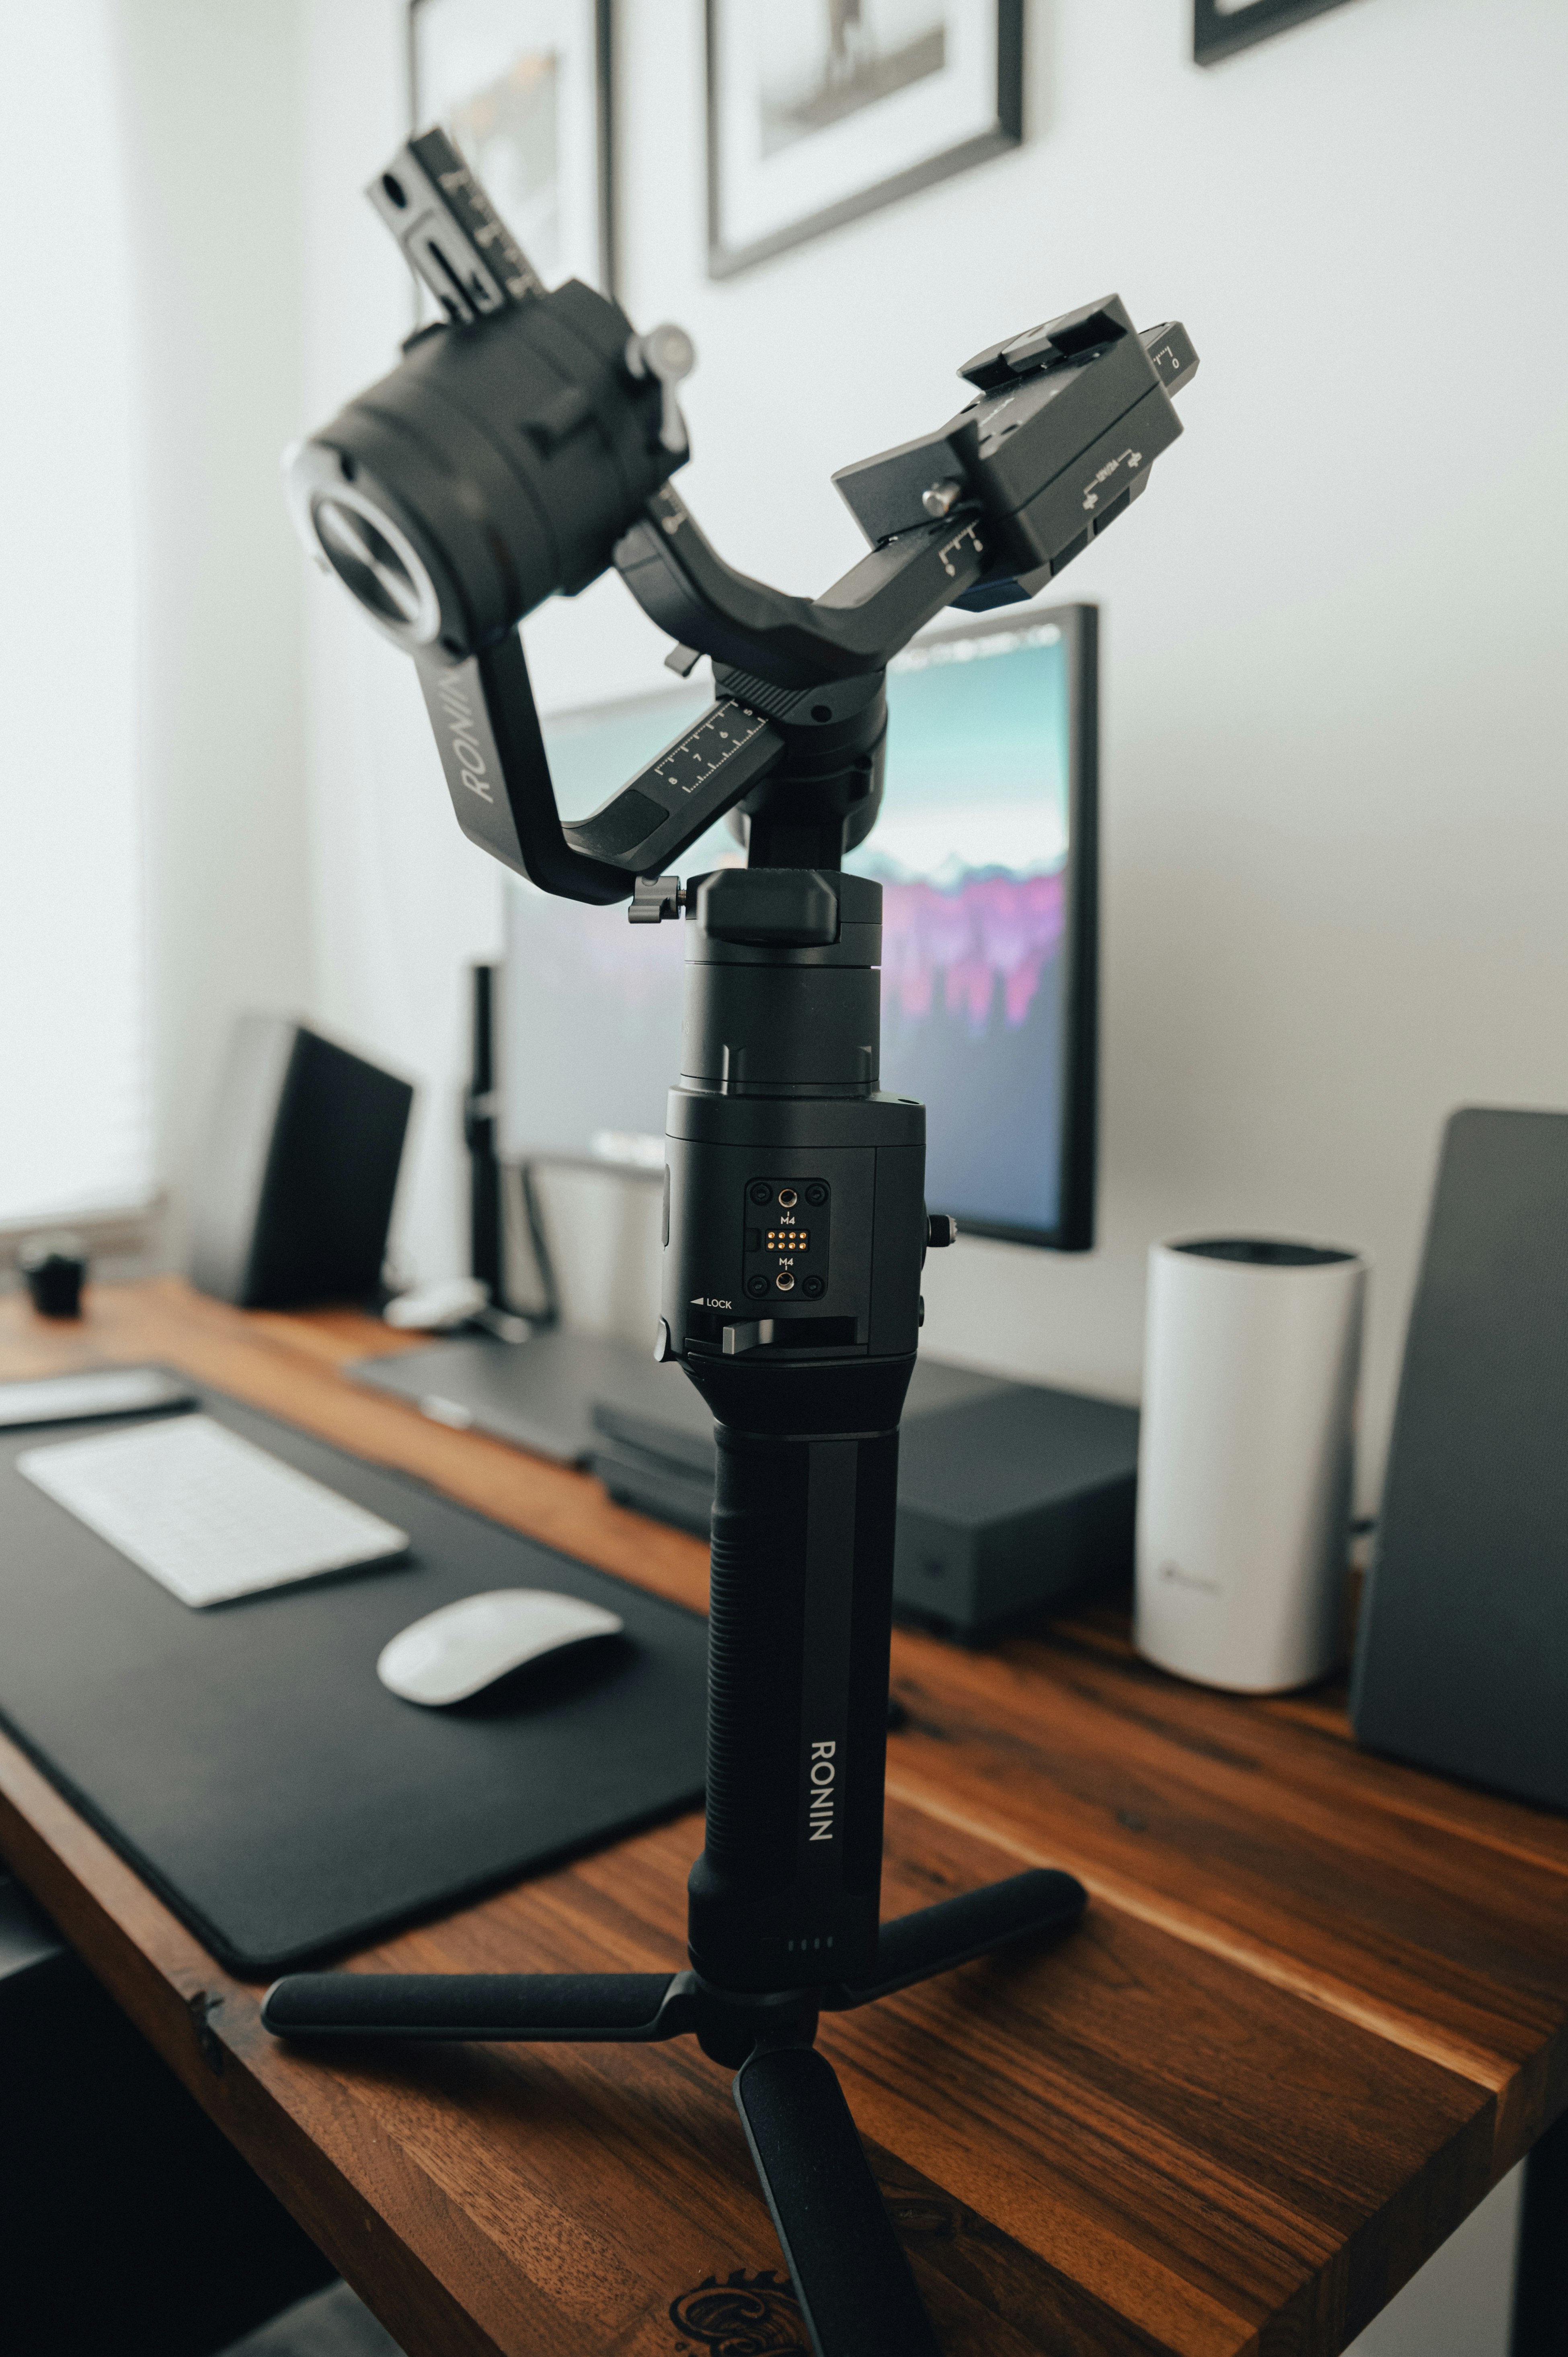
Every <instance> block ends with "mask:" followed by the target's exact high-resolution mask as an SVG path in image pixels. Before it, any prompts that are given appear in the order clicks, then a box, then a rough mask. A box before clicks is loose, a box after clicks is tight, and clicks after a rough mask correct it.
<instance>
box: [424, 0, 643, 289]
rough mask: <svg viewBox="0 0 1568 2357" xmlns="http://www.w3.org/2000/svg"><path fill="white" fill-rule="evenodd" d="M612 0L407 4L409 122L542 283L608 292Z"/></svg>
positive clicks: (611, 265) (611, 263) (611, 260)
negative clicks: (482, 196)
mask: <svg viewBox="0 0 1568 2357" xmlns="http://www.w3.org/2000/svg"><path fill="white" fill-rule="evenodd" d="M610 7H611V0H412V5H411V6H410V8H409V16H408V50H409V59H408V62H409V97H410V104H411V113H412V115H413V126H414V128H415V129H416V130H420V131H424V130H428V129H429V127H430V125H431V124H433V123H439V124H442V125H443V126H444V127H445V129H446V131H447V133H448V134H449V135H450V136H451V138H452V139H453V141H454V143H455V145H456V147H457V148H458V150H459V152H460V153H461V155H462V156H463V158H464V160H465V162H467V164H469V165H471V166H472V167H473V169H474V171H475V172H476V173H477V174H478V178H480V179H481V180H482V181H483V182H484V185H485V188H486V190H487V192H488V193H489V197H490V199H491V200H492V202H493V203H494V205H495V207H496V210H498V211H499V214H500V216H501V218H502V220H503V221H505V222H506V225H507V227H508V228H509V229H510V231H511V232H512V234H513V236H514V237H515V238H516V239H517V242H518V243H519V244H520V245H521V248H522V250H523V252H524V253H526V254H527V256H528V258H529V260H530V261H531V262H532V264H533V266H534V268H535V269H536V270H537V271H538V273H539V274H540V276H541V277H542V279H543V281H544V283H545V285H547V286H554V285H558V284H559V283H560V281H561V280H562V279H564V278H581V279H582V280H584V281H585V284H586V285H589V286H596V287H598V288H599V290H600V291H601V292H602V293H604V294H610V293H613V291H614V287H615V208H614V188H613V183H612V170H613V151H612V144H611V115H610Z"/></svg>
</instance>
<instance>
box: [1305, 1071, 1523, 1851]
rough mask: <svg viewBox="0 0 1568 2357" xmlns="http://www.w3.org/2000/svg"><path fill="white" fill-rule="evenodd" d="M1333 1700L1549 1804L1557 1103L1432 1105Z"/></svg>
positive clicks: (1425, 1750) (1373, 1735)
mask: <svg viewBox="0 0 1568 2357" xmlns="http://www.w3.org/2000/svg"><path fill="white" fill-rule="evenodd" d="M1350 1709H1351V1716H1352V1717H1353V1719H1354V1721H1355V1727H1356V1732H1357V1735H1358V1736H1359V1738H1360V1739H1361V1741H1362V1742H1363V1743H1366V1744H1369V1745H1371V1746H1372V1747H1373V1748H1374V1749H1377V1750H1380V1751H1390V1752H1393V1753H1395V1754H1397V1755H1398V1756H1399V1757H1400V1758H1402V1759H1405V1760H1419V1761H1420V1762H1421V1763H1422V1764H1423V1766H1426V1767H1430V1768H1441V1769H1445V1770H1448V1771H1449V1772H1450V1773H1451V1774H1453V1775H1456V1776H1466V1777H1469V1778H1471V1779H1472V1780H1473V1781H1476V1782H1477V1783H1482V1784H1492V1785H1496V1786H1498V1787H1499V1788H1500V1789H1501V1790H1503V1791H1505V1792H1517V1793H1520V1794H1522V1795H1523V1796H1524V1797H1525V1798H1526V1799H1528V1800H1533V1801H1547V1802H1552V1803H1555V1804H1556V1805H1557V1806H1559V1807H1562V1806H1564V1805H1568V1114H1557V1113H1508V1112H1496V1111H1490V1110H1487V1109H1483V1108H1479V1107H1467V1108H1466V1110H1464V1111H1463V1112H1460V1113H1456V1114H1454V1115H1453V1117H1452V1118H1451V1120H1450V1121H1449V1123H1448V1126H1447V1129H1446V1132H1445V1133H1444V1145H1443V1157H1442V1161H1441V1164H1440V1167H1439V1169H1438V1174H1437V1189H1436V1193H1435V1196H1434V1200H1433V1206H1432V1218H1431V1223H1430V1226H1429V1228H1428V1230H1427V1237H1426V1250H1425V1254H1424V1257H1423V1262H1422V1268H1421V1278H1420V1283H1419V1285H1418V1286H1417V1288H1416V1297H1415V1307H1414V1308H1413V1309H1412V1313H1411V1321H1410V1333H1409V1336H1408V1338H1407V1340H1406V1343H1405V1355H1404V1370H1403V1373H1402V1377H1401V1380H1400V1394H1399V1406H1398V1410H1397V1413H1396V1415H1395V1419H1394V1433H1393V1442H1392V1446H1391V1451H1390V1457H1389V1470H1388V1480H1387V1482H1386V1485H1385V1488H1384V1493H1383V1505H1382V1512H1381V1514H1380V1518H1379V1532H1378V1546H1377V1558H1376V1563H1375V1566H1374V1568H1373V1571H1372V1576H1371V1580H1370V1583H1369V1591H1368V1594H1367V1596H1366V1598H1365V1599H1364V1601H1363V1605H1362V1609H1361V1621H1360V1629H1359V1635H1358V1641H1357V1650H1356V1667H1355V1676H1354V1682H1353V1684H1352V1689H1351V1698H1350Z"/></svg>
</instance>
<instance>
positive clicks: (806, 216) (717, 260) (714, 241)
mask: <svg viewBox="0 0 1568 2357" xmlns="http://www.w3.org/2000/svg"><path fill="white" fill-rule="evenodd" d="M726 5H732V0H704V32H705V39H704V52H703V54H704V61H705V69H706V78H707V100H706V130H707V197H708V275H709V277H710V278H733V277H735V276H736V274H737V273H739V272H740V271H743V270H750V269H752V268H754V267H755V265H756V264H757V263H759V262H766V261H768V260H769V259H770V258H771V257H772V256H773V255H774V254H777V253H787V252H788V251H789V249H790V248H791V247H793V246H797V245H803V244H805V243H806V242H807V241H808V240H810V239H811V238H816V237H821V236H822V235H823V234H824V233H825V231H828V230H832V229H839V228H842V227H843V224H844V223H845V222H846V221H859V220H861V219H863V218H864V217H865V215H866V214H867V213H872V212H878V211H880V210H882V208H883V207H884V206H885V205H892V204H897V203H898V201H899V200H900V199H902V198H904V197H908V196H912V195H914V193H915V192H916V190H917V189H919V188H930V187H931V186H932V185H933V184H934V183H935V182H937V181H939V180H945V179H948V178H951V176H952V175H953V174H954V173H957V172H967V171H968V170H969V169H970V168H971V167H972V166H973V165H976V164H983V163H985V162H987V161H988V160H989V159H990V158H991V157H992V156H1000V155H1004V154H1005V153H1006V151H1007V150H1008V149H1009V148H1010V147H1016V146H1018V145H1020V144H1021V143H1022V140H1023V136H1024V0H993V5H994V6H995V11H996V102H995V113H994V116H993V121H992V122H991V123H990V124H989V125H988V126H987V127H985V128H984V129H983V130H981V131H980V132H978V133H976V134H972V135H969V136H966V137H962V138H961V139H959V140H957V141H956V142H955V143H954V144H953V145H951V146H949V147H945V148H940V149H938V150H935V151H933V152H932V153H931V154H929V155H927V156H922V157H920V158H919V159H918V161H915V162H913V163H911V164H909V165H908V166H907V167H905V168H903V169H902V170H898V171H895V172H893V173H892V174H891V175H890V176H889V177H887V178H885V179H882V180H880V181H877V182H875V184H873V185H871V186H869V187H866V188H857V189H854V190H853V191H852V192H849V193H846V194H844V195H843V196H841V197H838V198H837V199H833V200H832V201H830V202H828V203H825V204H822V205H821V206H819V207H815V208H813V209H811V210H808V211H806V212H804V213H802V214H801V215H800V217H799V218H798V219H796V220H793V221H789V222H787V223H785V224H782V225H781V226H779V228H777V229H774V230H772V231H769V232H768V233H767V234H766V235H763V236H759V237H754V238H750V239H746V240H744V241H740V242H736V241H735V240H734V239H733V238H732V237H731V236H730V234H729V233H728V230H727V225H726V221H725V210H726V191H725V184H724V183H725V173H724V167H723V160H722V149H723V139H722V124H721V119H720V118H721V111H722V108H723V105H724V93H723V74H722V66H721V59H720V44H721V41H722V38H723V33H722V18H723V14H724V11H725V7H726Z"/></svg>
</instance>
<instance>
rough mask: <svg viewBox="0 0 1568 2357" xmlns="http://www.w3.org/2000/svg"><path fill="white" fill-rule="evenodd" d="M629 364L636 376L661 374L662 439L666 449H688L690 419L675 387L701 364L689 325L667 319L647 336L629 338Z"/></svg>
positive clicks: (660, 434)
mask: <svg viewBox="0 0 1568 2357" xmlns="http://www.w3.org/2000/svg"><path fill="white" fill-rule="evenodd" d="M626 364H627V368H628V371H629V372H630V374H631V375H633V376H636V377H644V376H650V377H654V378H657V380H658V382H659V386H660V396H661V398H660V413H659V439H660V442H661V443H662V445H663V447H664V448H665V449H666V450H684V449H685V447H686V446H687V439H688V437H687V433H686V421H685V419H684V418H683V417H682V414H681V404H680V403H679V402H678V401H677V400H676V398H675V388H676V386H677V385H678V384H679V383H680V382H681V381H682V378H683V377H688V376H690V375H691V373H692V371H693V369H694V368H695V367H696V365H697V348H696V346H695V344H694V343H693V341H692V339H691V337H690V336H689V335H688V334H687V333H686V330H685V328H677V327H675V326H674V325H673V324H672V323H671V321H670V320H668V319H667V320H665V322H664V324H663V325H662V326H661V327H658V328H650V329H649V331H648V333H647V335H646V336H632V337H630V338H628V341H627V347H626Z"/></svg>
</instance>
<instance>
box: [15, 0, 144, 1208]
mask: <svg viewBox="0 0 1568 2357" xmlns="http://www.w3.org/2000/svg"><path fill="white" fill-rule="evenodd" d="M122 154H123V151H122V145H121V129H120V123H119V109H118V104H117V96H116V84H115V70H114V49H113V27H112V18H111V12H110V7H109V5H108V0H50V5H48V7H33V8H10V9H6V10H5V11H4V12H0V220H4V221H5V223H6V226H7V234H6V247H5V297H6V302H5V309H6V330H7V332H6V342H7V347H8V349H7V353H6V361H5V368H4V370H3V371H0V526H3V533H0V543H3V545H4V551H5V554H4V561H3V563H0V1225H9V1224H13V1223H15V1222H18V1221H31V1220H32V1219H34V1218H39V1219H44V1218H48V1217H51V1216H56V1215H61V1214H71V1215H81V1214H83V1213H88V1212H91V1211H100V1210H103V1211H108V1210H112V1209H116V1208H122V1207H125V1206H128V1205H134V1204H136V1203H139V1202H142V1201H145V1200H146V1199H147V1197H148V1196H149V1195H150V1193H151V1189H152V1137H151V1088H150V1066H149V1037H148V986H147V974H146V941H145V877H144V830H143V813H142V807H141V797H140V794H139V791H138V781H137V766H136V693H135V658H136V613H137V597H136V579H135V560H134V500H135V416H134V400H135V393H134V384H135V374H136V371H135V366H134V361H135V352H134V316H133V282H132V275H131V254H130V252H129V243H130V241H129V236H128V232H127V228H126V205H125V194H124V186H123V181H124V173H123V164H122Z"/></svg>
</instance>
